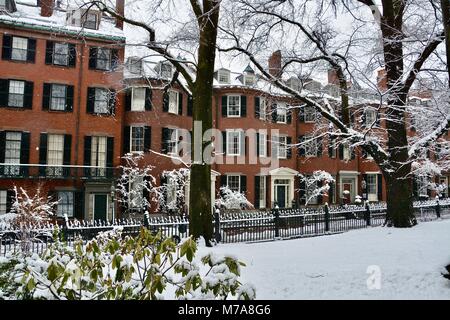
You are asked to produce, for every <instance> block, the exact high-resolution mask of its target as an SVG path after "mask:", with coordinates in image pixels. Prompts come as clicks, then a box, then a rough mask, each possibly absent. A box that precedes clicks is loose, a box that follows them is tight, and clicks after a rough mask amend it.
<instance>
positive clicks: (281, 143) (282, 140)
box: [275, 136, 288, 159]
mask: <svg viewBox="0 0 450 320" xmlns="http://www.w3.org/2000/svg"><path fill="white" fill-rule="evenodd" d="M275 139H276V140H277V142H278V143H277V155H278V159H286V158H287V148H288V146H287V137H286V136H279V137H275Z"/></svg>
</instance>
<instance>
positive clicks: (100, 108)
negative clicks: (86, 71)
mask: <svg viewBox="0 0 450 320" xmlns="http://www.w3.org/2000/svg"><path fill="white" fill-rule="evenodd" d="M108 97H109V95H108V90H106V89H101V88H95V101H94V113H109V112H110V110H109V101H108Z"/></svg>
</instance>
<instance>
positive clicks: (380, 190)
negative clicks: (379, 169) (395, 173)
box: [377, 173, 383, 201]
mask: <svg viewBox="0 0 450 320" xmlns="http://www.w3.org/2000/svg"><path fill="white" fill-rule="evenodd" d="M377 179H378V181H377V189H378V190H377V196H378V201H382V200H383V175H382V174H381V173H380V174H377Z"/></svg>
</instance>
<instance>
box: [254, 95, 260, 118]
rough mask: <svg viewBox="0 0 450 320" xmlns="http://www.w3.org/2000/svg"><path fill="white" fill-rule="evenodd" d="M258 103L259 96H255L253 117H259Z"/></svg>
mask: <svg viewBox="0 0 450 320" xmlns="http://www.w3.org/2000/svg"><path fill="white" fill-rule="evenodd" d="M260 103H261V100H260V98H259V97H255V118H259V114H260Z"/></svg>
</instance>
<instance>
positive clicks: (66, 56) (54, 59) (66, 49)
mask: <svg viewBox="0 0 450 320" xmlns="http://www.w3.org/2000/svg"><path fill="white" fill-rule="evenodd" d="M57 47H60V48H61V49H63V47H64V49H63V50H61V51H59V52H58V51H57V49H56V48H57ZM63 51H64V52H63ZM69 54H70V52H69V44H68V43H60V42H55V43H54V44H53V56H52V62H53V64H54V65H58V66H67V65H69ZM58 58H61V59H64V61H63V62H62V63H61V61H57V60H58Z"/></svg>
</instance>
